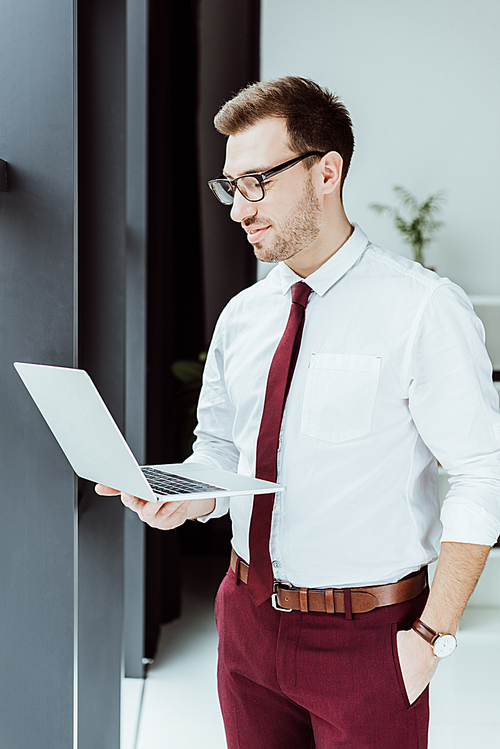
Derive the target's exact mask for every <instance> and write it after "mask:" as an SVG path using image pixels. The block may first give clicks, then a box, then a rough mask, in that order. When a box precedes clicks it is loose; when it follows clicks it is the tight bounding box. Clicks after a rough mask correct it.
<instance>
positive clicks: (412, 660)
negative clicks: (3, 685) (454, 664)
mask: <svg viewBox="0 0 500 749" xmlns="http://www.w3.org/2000/svg"><path fill="white" fill-rule="evenodd" d="M397 645H398V656H399V663H400V666H401V672H402V674H403V681H404V683H405V687H406V694H407V695H408V700H409V701H410V705H411V704H412V703H413V702H415V700H416V699H417V698H418V697H419V696H420V695H421V694H422V692H423V691H424V689H425V688H426V686H427V684H428V683H429V682H430V680H431V679H432V677H433V676H434V672H435V670H436V668H437V666H438V663H439V658H436V656H435V655H434V653H433V652H432V648H431V647H430V645H429V644H428V643H427V642H425V640H423V639H422V638H421V637H420V636H419V635H417V633H416V632H414V631H413V630H412V629H410V630H402V631H401V632H398V635H397Z"/></svg>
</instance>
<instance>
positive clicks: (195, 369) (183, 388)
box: [170, 351, 207, 460]
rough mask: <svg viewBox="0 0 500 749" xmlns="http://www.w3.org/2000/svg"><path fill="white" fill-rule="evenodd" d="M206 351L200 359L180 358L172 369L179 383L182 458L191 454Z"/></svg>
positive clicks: (178, 413) (178, 417) (178, 408)
mask: <svg viewBox="0 0 500 749" xmlns="http://www.w3.org/2000/svg"><path fill="white" fill-rule="evenodd" d="M206 358H207V353H206V351H202V352H201V354H199V355H198V361H191V360H189V359H179V360H178V361H175V362H174V363H173V364H172V365H171V367H170V369H171V372H172V374H173V376H174V377H175V379H176V380H177V382H178V383H179V389H178V393H177V419H178V425H179V436H178V439H179V450H180V454H181V458H182V460H185V459H186V458H187V457H188V456H189V455H191V448H192V446H193V442H194V434H193V431H194V429H195V427H196V407H197V405H198V397H199V395H200V390H201V383H202V378H203V369H204V367H205V360H206Z"/></svg>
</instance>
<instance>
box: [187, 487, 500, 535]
mask: <svg viewBox="0 0 500 749" xmlns="http://www.w3.org/2000/svg"><path fill="white" fill-rule="evenodd" d="M228 511H229V497H219V498H218V499H216V500H215V510H214V511H213V512H211V513H210V515H203V517H201V518H196V520H198V521H199V522H200V523H206V522H207V521H208V520H212V518H221V517H222V516H223V515H225V514H226V512H228ZM493 543H495V542H493Z"/></svg>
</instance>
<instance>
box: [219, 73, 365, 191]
mask: <svg viewBox="0 0 500 749" xmlns="http://www.w3.org/2000/svg"><path fill="white" fill-rule="evenodd" d="M266 117H281V118H283V119H284V120H286V129H287V133H288V140H289V145H290V147H291V149H292V151H294V152H295V153H297V154H298V155H301V154H303V153H307V151H324V152H328V151H337V153H339V154H340V155H341V156H342V160H343V169H342V181H341V184H342V185H343V183H344V180H345V178H346V175H347V172H348V169H349V165H350V163H351V157H352V153H353V151H354V135H353V132H352V122H351V118H350V115H349V112H348V111H347V109H346V108H345V106H344V104H343V103H342V102H341V101H340V99H339V98H338V97H337V96H336V95H334V94H332V93H330V91H328V89H326V88H321V86H319V85H318V84H317V83H314V81H311V80H309V79H307V78H296V77H292V76H287V77H285V78H277V79H275V80H274V81H258V82H257V83H252V84H250V85H248V86H246V87H245V88H243V89H241V91H240V92H239V93H238V94H236V95H235V96H234V97H233V98H232V99H230V100H229V101H227V102H226V103H225V104H224V105H223V106H222V107H221V109H220V110H219V111H218V113H217V114H216V115H215V118H214V125H215V127H216V129H217V130H218V131H219V132H220V133H222V134H223V135H235V134H236V133H238V132H240V131H241V130H245V129H246V128H248V127H251V126H252V125H255V124H256V123H257V122H258V121H259V120H262V119H264V118H266Z"/></svg>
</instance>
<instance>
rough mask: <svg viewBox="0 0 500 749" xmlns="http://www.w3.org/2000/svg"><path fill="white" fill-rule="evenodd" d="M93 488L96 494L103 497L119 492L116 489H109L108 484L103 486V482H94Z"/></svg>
mask: <svg viewBox="0 0 500 749" xmlns="http://www.w3.org/2000/svg"><path fill="white" fill-rule="evenodd" d="M94 490H95V493H96V494H100V495H101V496H103V497H111V496H115V495H116V494H120V492H119V491H117V490H116V489H111V488H110V487H109V486H103V484H96V485H95V487H94Z"/></svg>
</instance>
